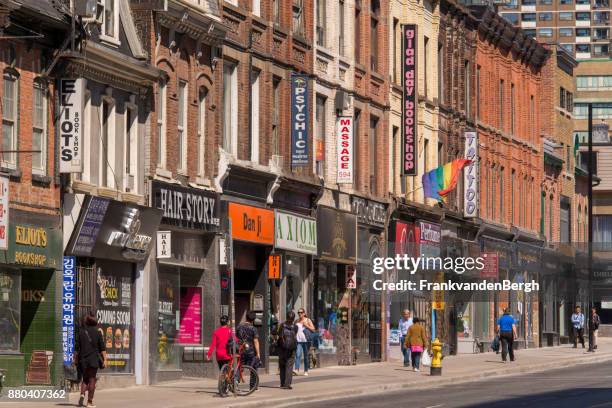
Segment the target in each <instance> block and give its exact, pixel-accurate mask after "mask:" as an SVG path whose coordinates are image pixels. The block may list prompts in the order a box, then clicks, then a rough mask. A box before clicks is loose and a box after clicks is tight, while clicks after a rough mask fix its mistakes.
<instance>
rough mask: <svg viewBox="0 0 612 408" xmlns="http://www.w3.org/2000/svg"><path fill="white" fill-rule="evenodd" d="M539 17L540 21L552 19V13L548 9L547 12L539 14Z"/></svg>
mask: <svg viewBox="0 0 612 408" xmlns="http://www.w3.org/2000/svg"><path fill="white" fill-rule="evenodd" d="M538 19H539V20H540V21H552V13H551V12H549V11H547V12H545V13H540V14H538Z"/></svg>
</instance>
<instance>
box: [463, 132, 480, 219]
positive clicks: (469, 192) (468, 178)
mask: <svg viewBox="0 0 612 408" xmlns="http://www.w3.org/2000/svg"><path fill="white" fill-rule="evenodd" d="M464 157H465V158H466V159H468V160H471V162H470V164H468V165H467V166H465V169H464V170H463V215H464V216H465V217H469V218H475V217H478V133H476V132H465V155H464Z"/></svg>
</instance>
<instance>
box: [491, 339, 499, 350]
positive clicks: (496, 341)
mask: <svg viewBox="0 0 612 408" xmlns="http://www.w3.org/2000/svg"><path fill="white" fill-rule="evenodd" d="M491 350H493V351H495V352H498V351H499V336H495V338H494V339H493V341H492V342H491Z"/></svg>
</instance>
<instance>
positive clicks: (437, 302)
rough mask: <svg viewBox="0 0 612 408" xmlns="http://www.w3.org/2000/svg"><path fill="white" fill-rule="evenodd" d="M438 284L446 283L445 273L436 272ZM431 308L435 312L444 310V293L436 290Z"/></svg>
mask: <svg viewBox="0 0 612 408" xmlns="http://www.w3.org/2000/svg"><path fill="white" fill-rule="evenodd" d="M435 279H436V280H435V281H436V282H438V283H443V282H444V272H436V278H435ZM431 308H432V309H433V310H444V291H443V290H434V291H433V294H432V302H431Z"/></svg>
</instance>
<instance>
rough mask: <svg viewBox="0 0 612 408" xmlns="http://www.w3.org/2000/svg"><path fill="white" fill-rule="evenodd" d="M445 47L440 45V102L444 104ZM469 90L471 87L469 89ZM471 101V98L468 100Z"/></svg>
mask: <svg viewBox="0 0 612 408" xmlns="http://www.w3.org/2000/svg"><path fill="white" fill-rule="evenodd" d="M444 75H445V72H444V47H443V46H442V44H439V45H438V101H440V103H442V104H443V103H444ZM468 89H469V87H468ZM468 100H469V98H468Z"/></svg>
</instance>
